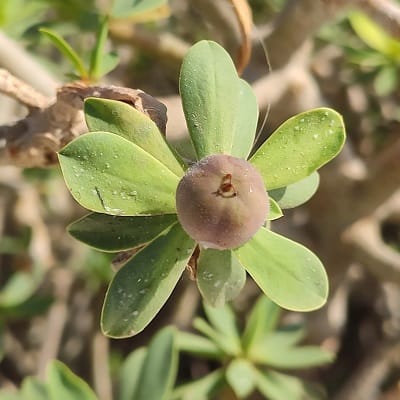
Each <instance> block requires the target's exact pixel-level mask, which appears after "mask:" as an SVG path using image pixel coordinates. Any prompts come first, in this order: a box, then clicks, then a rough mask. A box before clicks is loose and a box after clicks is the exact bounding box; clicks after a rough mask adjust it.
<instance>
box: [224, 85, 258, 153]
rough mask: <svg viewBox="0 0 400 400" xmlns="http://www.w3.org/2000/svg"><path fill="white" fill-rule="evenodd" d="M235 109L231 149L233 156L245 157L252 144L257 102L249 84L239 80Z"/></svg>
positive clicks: (255, 128)
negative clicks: (236, 106)
mask: <svg viewBox="0 0 400 400" xmlns="http://www.w3.org/2000/svg"><path fill="white" fill-rule="evenodd" d="M238 104H239V106H238V108H237V110H236V116H235V117H236V118H237V120H236V123H235V125H234V128H235V131H234V133H233V141H232V150H231V152H230V154H231V155H232V156H235V157H239V158H244V159H247V157H248V156H249V154H250V152H251V149H252V148H253V145H254V140H255V136H256V130H257V121H258V104H257V99H256V96H255V94H254V92H253V89H252V88H251V86H250V85H249V84H248V83H247V82H246V81H244V80H243V79H240V80H239V100H238Z"/></svg>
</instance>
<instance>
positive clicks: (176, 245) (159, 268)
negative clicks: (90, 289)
mask: <svg viewBox="0 0 400 400" xmlns="http://www.w3.org/2000/svg"><path fill="white" fill-rule="evenodd" d="M194 247H195V243H194V241H193V240H192V239H190V238H189V236H188V235H187V234H186V233H185V232H184V231H183V229H182V228H181V226H180V225H179V224H176V225H174V226H173V227H172V228H171V229H170V230H169V231H168V232H164V233H163V234H161V235H160V236H158V237H157V239H155V240H154V241H153V242H151V243H150V244H149V245H148V246H146V247H145V248H144V249H143V250H141V251H140V252H139V253H137V254H136V255H135V256H134V257H133V258H132V259H131V260H130V261H129V262H128V263H127V264H125V265H124V266H123V267H122V268H121V269H120V270H119V271H118V272H117V273H116V275H115V276H114V279H113V280H112V282H111V284H110V287H109V288H108V291H107V294H106V298H105V301H104V306H103V312H102V323H101V325H102V330H103V332H104V334H105V335H107V336H110V337H128V336H132V335H135V334H136V333H138V332H140V331H141V330H143V329H144V328H145V327H146V326H147V324H148V323H149V322H150V321H151V320H152V319H153V318H154V316H155V315H156V314H157V313H158V311H159V310H160V308H161V307H162V306H163V305H164V303H165V302H166V301H167V299H168V297H169V296H170V294H171V293H172V290H173V289H174V287H175V285H176V283H177V282H178V280H179V278H180V276H181V275H182V272H183V271H184V269H185V267H186V264H187V261H188V259H189V258H190V256H191V254H192V252H193V250H194Z"/></svg>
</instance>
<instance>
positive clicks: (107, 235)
mask: <svg viewBox="0 0 400 400" xmlns="http://www.w3.org/2000/svg"><path fill="white" fill-rule="evenodd" d="M176 221H177V220H176V215H175V214H162V215H150V216H138V217H118V216H113V215H107V214H97V213H92V214H88V215H86V216H84V217H82V218H81V219H79V220H77V221H75V222H73V223H72V224H71V225H69V226H68V228H67V229H68V232H69V233H70V234H71V235H72V236H73V237H74V238H75V239H77V240H80V241H81V242H83V243H85V244H87V245H89V246H92V247H94V248H96V249H99V250H103V251H112V252H114V251H122V250H129V249H133V248H134V247H137V246H140V245H143V244H145V243H147V242H150V241H151V240H153V239H154V238H155V237H157V236H158V235H159V234H160V233H161V232H162V231H164V230H165V229H167V228H168V227H169V226H171V225H172V224H174V223H175V222H176Z"/></svg>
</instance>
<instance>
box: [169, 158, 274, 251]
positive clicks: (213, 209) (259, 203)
mask: <svg viewBox="0 0 400 400" xmlns="http://www.w3.org/2000/svg"><path fill="white" fill-rule="evenodd" d="M176 208H177V213H178V219H179V222H180V223H181V225H182V227H183V229H184V230H185V231H186V232H187V233H188V234H189V236H190V237H192V238H193V239H194V240H196V241H197V242H199V244H201V245H202V246H203V247H206V248H213V249H219V250H223V249H233V248H235V247H239V246H241V245H242V244H244V243H246V242H247V241H248V240H249V239H250V238H251V237H252V236H253V235H254V234H255V233H256V232H257V231H258V230H259V229H260V228H261V226H262V225H263V224H264V222H265V220H266V218H267V214H268V210H269V202H268V195H267V192H266V189H265V186H264V182H263V180H262V178H261V176H260V174H259V172H258V171H257V170H256V169H255V168H254V167H253V166H252V165H251V164H250V163H249V162H247V161H245V160H243V159H241V158H236V157H232V156H229V155H224V154H215V155H212V156H208V157H205V158H203V159H202V160H200V161H199V162H197V163H196V164H194V165H192V166H191V167H190V168H189V169H188V170H187V172H186V174H185V176H184V177H183V178H182V179H181V181H180V182H179V185H178V189H177V192H176Z"/></svg>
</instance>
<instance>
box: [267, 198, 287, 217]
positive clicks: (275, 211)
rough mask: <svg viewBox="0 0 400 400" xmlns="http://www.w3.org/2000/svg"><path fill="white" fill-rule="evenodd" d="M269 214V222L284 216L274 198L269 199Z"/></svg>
mask: <svg viewBox="0 0 400 400" xmlns="http://www.w3.org/2000/svg"><path fill="white" fill-rule="evenodd" d="M268 201H269V212H268V218H267V219H268V221H273V220H275V219H278V218H280V217H282V216H283V212H282V210H281V208H280V207H279V204H278V203H277V202H276V201H275V200H274V199H273V198H272V197H269V199H268Z"/></svg>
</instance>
